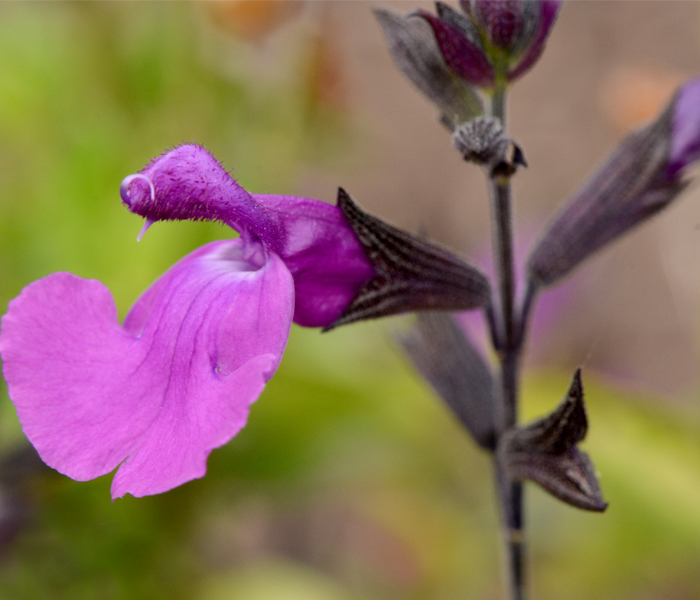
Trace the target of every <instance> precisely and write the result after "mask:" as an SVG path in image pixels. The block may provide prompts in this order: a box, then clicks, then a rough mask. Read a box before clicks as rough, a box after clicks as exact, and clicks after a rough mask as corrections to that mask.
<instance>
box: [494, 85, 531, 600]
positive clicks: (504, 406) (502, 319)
mask: <svg viewBox="0 0 700 600" xmlns="http://www.w3.org/2000/svg"><path fill="white" fill-rule="evenodd" d="M505 104H506V95H505V85H504V84H498V83H497V85H496V87H495V90H494V94H493V97H492V100H491V114H492V116H494V117H497V118H499V119H500V121H501V124H502V125H503V127H504V129H505ZM489 188H490V192H491V205H492V219H493V247H494V262H495V266H496V274H497V278H498V291H499V298H498V299H499V304H500V306H499V309H500V310H499V311H497V312H496V324H497V331H496V332H495V338H496V340H498V345H497V348H496V349H497V351H498V357H499V361H500V367H501V370H500V398H499V400H500V406H499V410H498V417H499V418H498V434H499V435H500V434H501V433H503V432H504V431H506V430H507V429H509V428H510V427H513V426H514V425H515V424H516V423H517V418H518V415H517V408H518V371H519V369H518V367H519V358H520V342H521V339H522V336H521V335H519V332H518V327H517V318H516V315H515V269H514V260H513V227H512V218H513V216H512V200H511V189H510V179H509V178H508V177H503V176H491V177H490V178H489ZM494 469H495V472H496V485H497V491H498V499H499V503H500V507H501V516H502V520H503V529H504V543H505V548H506V569H507V577H508V583H509V585H508V588H509V598H510V600H524V599H525V573H524V564H525V546H524V527H523V487H522V483H520V482H519V481H514V480H512V479H511V478H510V477H509V476H508V474H507V473H506V472H505V471H504V470H503V468H502V466H501V465H500V463H499V462H498V459H497V458H496V460H495V462H494Z"/></svg>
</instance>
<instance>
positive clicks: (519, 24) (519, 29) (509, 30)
mask: <svg viewBox="0 0 700 600" xmlns="http://www.w3.org/2000/svg"><path fill="white" fill-rule="evenodd" d="M460 4H461V6H462V9H463V10H464V13H465V14H461V13H459V12H457V11H456V10H454V9H453V8H450V7H449V6H448V5H447V4H443V3H442V2H437V4H436V6H437V13H438V15H437V16H435V15H432V14H430V13H429V12H427V11H424V10H418V11H416V12H415V13H413V14H414V15H416V16H419V17H422V18H423V19H425V20H426V21H427V22H428V23H429V24H430V26H431V27H432V29H433V33H434V34H435V39H436V41H437V44H438V46H439V48H440V51H441V52H442V55H443V58H444V59H445V62H446V63H447V66H448V67H449V68H450V69H451V70H452V71H453V72H454V73H455V74H457V75H458V76H460V77H461V78H463V79H464V80H466V81H468V82H469V83H471V84H474V85H479V86H482V87H493V86H494V84H495V83H496V82H498V81H513V80H515V79H517V78H518V77H520V76H521V75H523V74H524V73H525V72H526V71H528V70H529V69H530V68H531V67H532V66H533V65H534V64H535V63H536V62H537V60H538V59H539V57H540V55H541V54H542V51H543V50H544V46H545V43H546V41H547V36H548V35H549V31H550V29H551V28H552V25H553V24H554V21H555V20H556V17H557V13H558V11H559V7H560V6H561V0H461V3H460Z"/></svg>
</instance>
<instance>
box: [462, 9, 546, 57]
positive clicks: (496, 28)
mask: <svg viewBox="0 0 700 600" xmlns="http://www.w3.org/2000/svg"><path fill="white" fill-rule="evenodd" d="M461 5H462V8H463V9H464V12H466V13H467V14H468V15H470V16H471V17H472V19H474V21H476V22H477V23H479V25H480V26H481V28H482V30H483V31H484V33H485V34H486V37H487V38H488V40H489V42H491V44H493V45H494V46H496V47H498V48H501V49H503V50H509V49H510V48H511V47H512V46H513V44H514V43H515V42H517V40H518V37H519V36H520V34H521V33H522V31H523V25H524V23H525V18H526V17H525V12H526V11H527V12H535V11H532V10H531V7H533V6H534V5H535V3H534V2H522V1H521V0H498V1H497V2H490V1H488V0H486V1H485V0H462V2H461ZM529 22H530V20H528V23H529Z"/></svg>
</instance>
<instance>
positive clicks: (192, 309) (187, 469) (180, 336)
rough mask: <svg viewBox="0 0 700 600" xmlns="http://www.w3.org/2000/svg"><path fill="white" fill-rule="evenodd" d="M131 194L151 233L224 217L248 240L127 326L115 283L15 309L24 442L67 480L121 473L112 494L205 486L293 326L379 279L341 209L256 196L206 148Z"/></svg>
mask: <svg viewBox="0 0 700 600" xmlns="http://www.w3.org/2000/svg"><path fill="white" fill-rule="evenodd" d="M121 191H122V197H123V200H124V202H125V203H126V204H127V205H128V206H129V208H130V209H131V210H132V211H133V212H136V213H138V214H141V215H143V216H145V217H146V219H147V222H146V224H147V225H149V224H150V223H151V222H153V221H156V220H163V219H194V220H200V219H208V220H212V219H215V220H220V221H223V222H224V223H227V224H229V225H231V226H232V227H234V228H236V229H237V230H239V231H240V232H241V238H239V239H234V240H226V241H219V242H213V243H210V244H207V245H205V246H203V247H202V248H199V249H198V250H196V251H195V252H193V253H191V254H190V255H188V256H186V257H185V258H183V259H182V260H181V261H180V262H178V263H177V264H176V265H174V266H173V267H172V268H171V269H170V270H169V271H168V272H166V273H165V274H164V275H163V276H161V277H160V278H159V279H158V280H157V281H156V282H155V283H154V284H153V285H152V286H151V287H150V288H149V289H148V290H146V292H145V293H144V294H143V295H142V296H141V298H140V299H139V300H137V302H136V303H135V304H134V306H133V307H132V308H131V310H130V311H129V313H128V314H127V316H126V318H125V319H124V323H123V325H121V326H120V325H119V323H118V321H117V310H116V307H115V305H114V301H113V299H112V297H111V295H110V293H109V291H108V290H107V288H106V287H105V286H104V285H102V284H101V283H100V282H98V281H95V280H85V279H81V278H79V277H77V276H75V275H72V274H70V273H54V274H53V275H49V276H48V277H45V278H43V279H40V280H39V281H36V282H34V283H32V284H31V285H29V286H27V287H26V288H25V289H24V290H23V291H22V293H21V294H20V295H19V296H18V297H17V298H15V299H14V300H13V301H12V302H10V305H9V310H8V314H7V315H5V316H4V317H3V319H2V331H1V332H0V355H2V359H3V370H4V375H5V379H6V381H7V384H8V390H9V394H10V397H11V398H12V401H13V402H14V404H15V406H16V408H17V414H18V416H19V419H20V421H21V423H22V427H23V429H24V432H25V434H26V435H27V437H28V438H29V440H30V441H31V442H32V443H33V444H34V446H35V447H36V449H37V450H38V452H39V454H40V455H41V457H42V459H43V460H44V461H45V462H46V463H47V464H48V465H49V466H51V467H53V468H55V469H57V470H58V471H60V472H62V473H64V474H66V475H68V476H69V477H72V478H73V479H76V480H79V481H84V480H87V479H93V478H95V477H99V476H100V475H104V474H106V473H109V472H110V471H112V470H114V469H115V468H116V467H119V469H118V470H117V473H116V475H115V477H114V480H113V482H112V497H113V498H118V497H121V496H123V495H124V494H126V493H130V494H132V495H134V496H145V495H149V494H157V493H160V492H164V491H167V490H169V489H172V488H174V487H176V486H178V485H181V484H182V483H185V482H187V481H190V480H192V479H195V478H198V477H202V476H203V475H204V473H205V471H206V460H207V457H208V455H209V453H210V452H211V450H212V449H214V448H216V447H218V446H221V445H223V444H225V443H226V442H228V441H229V440H230V439H231V438H232V437H233V436H235V435H236V433H237V432H238V431H239V430H240V429H241V428H242V427H243V426H244V425H245V423H246V420H247V416H248V410H249V407H250V405H251V404H252V403H253V402H254V401H255V400H256V399H257V397H258V396H259V395H260V393H261V392H262V390H263V388H264V386H265V383H266V382H267V381H268V380H269V379H270V378H271V377H272V375H273V374H274V372H275V370H276V369H277V367H278V365H279V363H280V360H281V358H282V354H283V352H284V349H285V346H286V344H287V339H288V337H289V331H290V327H291V324H292V320H296V321H297V322H298V323H300V324H303V325H308V326H327V325H329V324H330V323H332V322H333V321H334V320H335V319H336V318H337V317H338V315H339V314H340V313H341V312H342V311H343V309H344V308H345V306H346V305H347V304H348V303H349V302H350V301H351V300H352V299H353V298H354V296H355V294H356V293H357V291H358V290H359V289H360V288H361V287H362V286H363V285H364V284H365V283H366V282H367V281H368V280H369V279H371V278H372V277H373V276H374V269H373V268H372V266H371V264H370V263H369V261H368V259H367V258H366V257H365V254H364V250H363V248H362V245H361V244H360V243H359V241H357V239H356V238H355V236H354V234H353V232H352V230H351V228H350V227H349V225H348V224H347V223H346V222H345V221H344V217H343V215H342V213H341V211H340V210H339V209H338V208H337V207H334V206H330V205H327V204H324V203H322V202H319V201H316V200H310V199H307V198H295V197H291V196H266V195H261V196H253V195H251V194H249V193H248V192H246V191H245V190H244V189H243V188H241V187H240V186H238V184H236V183H235V181H233V179H231V177H230V176H229V175H228V174H227V173H226V172H225V171H224V170H223V169H222V168H221V167H220V165H219V164H218V163H217V162H216V160H215V159H214V158H213V157H212V156H211V155H210V154H209V153H208V152H207V151H206V150H204V149H203V148H201V147H198V146H182V147H179V148H176V149H175V150H173V151H171V152H169V153H167V154H164V155H163V156H161V157H159V158H157V159H155V160H154V161H152V162H151V163H150V164H149V165H148V166H147V167H146V168H145V169H144V170H143V171H141V173H139V174H137V175H135V176H130V177H127V178H126V179H125V181H124V184H123V185H122V190H121Z"/></svg>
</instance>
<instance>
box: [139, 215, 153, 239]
mask: <svg viewBox="0 0 700 600" xmlns="http://www.w3.org/2000/svg"><path fill="white" fill-rule="evenodd" d="M153 223H155V221H152V220H151V219H149V218H148V217H146V222H145V223H144V224H143V227H142V228H141V231H140V232H139V235H138V237H137V238H136V241H137V242H140V241H141V238H142V237H143V234H144V233H146V232H147V231H148V228H149V227H150V226H151V225H153Z"/></svg>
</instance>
